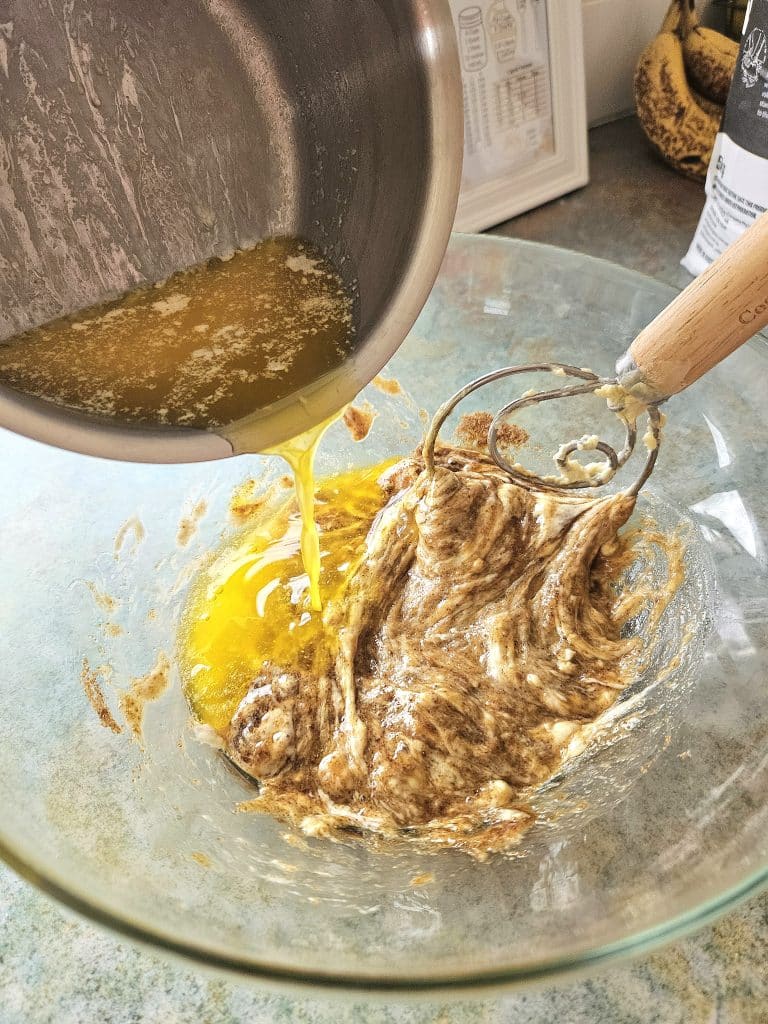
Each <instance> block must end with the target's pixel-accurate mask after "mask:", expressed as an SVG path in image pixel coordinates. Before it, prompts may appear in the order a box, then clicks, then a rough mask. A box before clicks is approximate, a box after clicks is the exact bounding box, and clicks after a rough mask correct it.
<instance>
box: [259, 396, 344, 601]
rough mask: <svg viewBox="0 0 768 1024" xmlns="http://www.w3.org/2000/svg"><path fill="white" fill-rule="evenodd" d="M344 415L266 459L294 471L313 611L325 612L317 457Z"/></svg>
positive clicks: (270, 450)
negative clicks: (317, 507)
mask: <svg viewBox="0 0 768 1024" xmlns="http://www.w3.org/2000/svg"><path fill="white" fill-rule="evenodd" d="M341 415H342V413H341V412H339V413H337V414H336V415H335V416H331V418H330V419H327V420H325V421H324V422H323V423H320V424H318V425H317V426H316V427H312V428H311V430H307V431H306V433H304V434H299V436H298V437H294V438H293V439H292V440H290V441H286V442H285V443H284V444H280V445H277V446H276V447H274V448H268V449H267V450H266V452H265V453H264V454H265V455H279V456H280V458H282V459H284V460H285V461H286V462H287V463H288V465H289V466H290V467H291V471H292V472H293V484H294V487H295V488H296V501H297V503H298V506H299V512H300V514H301V558H302V561H303V562H304V569H305V571H306V573H307V576H308V577H309V598H310V602H311V604H312V610H313V611H316V612H319V611H322V610H323V602H322V598H321V596H320V535H319V533H318V531H317V523H316V522H315V511H314V502H315V454H316V453H317V448H318V445H319V444H320V441H321V439H322V437H323V435H324V434H325V432H326V430H327V429H328V428H329V427H330V426H331V424H332V423H335V422H336V420H337V419H338V418H339V417H340V416H341Z"/></svg>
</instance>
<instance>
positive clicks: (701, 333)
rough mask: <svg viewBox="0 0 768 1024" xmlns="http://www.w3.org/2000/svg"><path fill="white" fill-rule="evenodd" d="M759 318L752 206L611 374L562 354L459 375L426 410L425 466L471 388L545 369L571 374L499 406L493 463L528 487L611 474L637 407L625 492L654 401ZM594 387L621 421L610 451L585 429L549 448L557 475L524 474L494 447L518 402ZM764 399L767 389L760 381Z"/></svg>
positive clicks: (655, 445)
mask: <svg viewBox="0 0 768 1024" xmlns="http://www.w3.org/2000/svg"><path fill="white" fill-rule="evenodd" d="M766 325H768V213H765V214H762V215H761V216H760V217H759V218H758V219H757V220H756V221H755V222H754V224H752V225H751V227H749V228H748V229H747V230H746V231H745V232H744V234H743V235H741V237H740V238H739V239H738V240H737V241H735V242H734V243H733V244H732V245H731V246H729V248H728V249H726V251H725V252H724V253H723V254H722V255H721V256H719V257H718V258H717V259H716V260H715V261H714V262H713V263H712V264H711V265H710V266H709V267H708V269H707V270H706V271H705V272H704V273H703V274H702V275H701V276H700V277H698V278H697V279H696V280H695V281H693V282H692V283H691V284H689V285H688V286H687V288H685V289H684V290H683V291H682V292H681V293H680V294H679V295H678V296H677V297H676V298H675V299H673V301H672V302H671V303H670V304H669V305H668V306H667V307H666V308H665V309H664V310H662V312H661V313H659V315H658V316H657V317H656V319H655V320H653V321H652V322H651V323H650V324H649V325H648V326H647V327H645V328H644V329H643V330H642V331H641V332H640V334H639V335H638V336H637V337H636V338H635V340H634V341H633V342H632V344H631V345H630V346H629V348H628V350H627V351H626V352H625V353H624V355H623V356H621V357H620V359H619V360H618V362H617V363H616V375H615V376H614V377H602V376H600V375H599V374H597V373H594V372H593V371H592V370H589V369H586V368H585V367H578V366H572V365H570V364H568V363H549V362H546V363H531V364H527V365H524V366H506V367H503V368H501V369H498V370H493V371H491V372H490V373H487V374H484V375H483V376H482V377H478V378H476V379H475V380H473V381H470V382H469V383H468V384H466V385H465V386H464V387H463V388H461V390H459V391H457V392H456V394H454V395H452V396H451V398H449V399H448V401H447V402H444V403H443V405H442V406H441V407H440V408H439V409H438V411H437V412H436V413H435V416H434V417H433V419H432V423H431V424H430V427H429V430H428V432H427V437H426V439H425V442H424V458H425V462H426V465H427V469H428V471H429V472H431V471H432V469H433V467H434V450H435V444H436V442H437V437H438V434H439V432H440V428H441V427H442V425H443V424H444V422H445V421H446V419H447V418H448V416H449V415H450V414H451V412H453V410H454V409H455V408H456V406H457V405H458V404H459V403H460V402H461V401H462V400H463V399H465V398H466V397H467V396H468V395H470V394H472V392H473V391H477V390H478V389H479V388H482V387H484V386H485V385H486V384H490V383H492V382H493V381H497V380H501V379H503V378H505V377H512V376H517V375H519V374H524V373H536V372H549V373H553V374H555V375H557V376H559V377H570V378H575V379H576V380H577V381H578V383H572V384H567V385H565V386H562V387H558V388H553V389H552V390H549V391H537V392H526V393H525V394H524V395H522V396H521V397H519V398H517V399H515V400H514V401H512V402H510V403H509V404H507V405H505V406H504V407H503V408H502V409H500V410H499V411H498V412H497V413H496V415H495V416H494V417H493V419H492V421H491V425H490V427H489V430H488V450H489V452H490V454H491V456H492V458H493V460H494V462H495V463H496V464H497V466H499V468H500V469H502V470H504V471H505V472H506V473H507V474H508V475H509V476H510V477H511V478H512V480H514V481H515V483H517V484H520V485H521V486H523V487H527V488H529V489H531V490H537V491H550V492H555V493H562V492H568V491H572V490H578V489H584V488H591V489H594V488H598V487H602V486H604V485H605V484H607V483H608V482H609V481H611V480H612V479H613V477H614V476H615V475H616V473H617V472H618V470H619V469H621V467H622V466H624V465H625V463H626V462H627V461H628V460H629V458H630V457H631V455H632V453H633V452H634V450H635V447H636V444H637V437H638V426H637V421H638V419H639V418H640V417H641V416H643V415H644V416H647V419H648V427H647V430H646V432H645V434H644V438H643V440H644V442H645V445H646V449H647V454H646V458H645V464H644V466H643V468H642V470H641V472H640V474H639V475H638V477H637V478H636V480H635V481H634V483H633V484H632V485H631V486H630V487H628V488H626V493H628V494H632V495H636V494H637V493H638V492H639V491H640V489H641V487H643V485H644V484H645V483H646V481H647V480H648V477H649V476H650V475H651V473H652V472H653V468H654V466H655V465H656V460H657V458H658V455H659V446H660V443H661V428H662V425H663V421H664V416H663V414H662V413H661V411H660V410H659V406H660V405H661V404H662V403H663V402H666V401H667V399H669V398H671V397H672V396H673V395H676V394H678V393H679V392H681V391H683V390H685V388H687V387H689V386H690V385H691V384H693V383H694V382H695V381H697V380H698V379H699V378H700V377H702V376H703V375H704V374H705V373H707V371H708V370H711V369H712V367H713V366H716V365H717V364H718V363H720V362H721V361H722V360H723V359H725V358H726V357H727V356H729V355H730V354H731V353H732V352H733V351H735V350H736V349H737V348H739V347H740V346H741V345H743V344H744V343H745V342H746V341H748V340H749V339H750V338H751V337H752V336H753V335H755V334H756V333H757V332H758V331H760V330H762V329H763V328H764V327H765V326H766ZM590 393H591V394H596V395H598V396H599V397H602V398H605V399H606V401H607V402H608V407H609V409H610V410H611V411H613V412H615V413H616V415H617V416H618V418H619V419H620V421H621V422H622V424H623V426H624V442H623V445H622V446H621V447H620V448H619V450H618V451H617V450H616V448H615V447H614V446H613V445H611V444H609V443H608V442H607V441H604V440H602V439H600V438H599V437H597V436H595V435H591V436H585V437H582V438H581V439H578V440H572V441H568V442H567V443H565V444H563V445H561V446H560V448H559V449H558V451H557V453H556V454H555V456H554V459H555V464H556V466H557V468H558V474H557V475H552V476H542V475H540V474H536V473H532V472H531V471H529V470H527V469H526V468H525V467H524V466H522V465H520V464H519V463H517V462H514V463H513V462H510V461H509V460H508V459H507V458H505V456H504V455H503V454H502V451H501V445H500V439H499V438H500V429H501V427H502V425H503V424H505V423H506V422H507V421H508V420H509V418H510V417H511V416H512V415H513V414H514V413H515V412H519V411H520V410H522V409H526V408H528V407H530V406H533V405H540V404H542V403H544V402H550V401H554V400H556V399H561V398H563V399H564V398H573V397H576V396H578V395H586V394H590ZM766 400H768V388H767V389H766ZM585 450H594V451H596V452H599V453H600V454H601V455H602V456H604V460H603V461H602V462H600V463H592V464H591V465H590V466H582V465H581V464H580V463H578V462H575V461H574V460H573V459H572V456H573V454H574V452H576V451H585Z"/></svg>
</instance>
